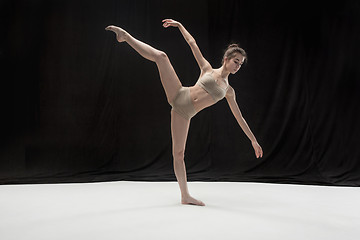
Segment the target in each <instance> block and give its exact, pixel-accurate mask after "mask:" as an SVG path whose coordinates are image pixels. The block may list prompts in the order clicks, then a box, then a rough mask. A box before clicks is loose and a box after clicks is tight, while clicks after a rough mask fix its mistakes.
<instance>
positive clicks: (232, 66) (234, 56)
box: [221, 44, 247, 74]
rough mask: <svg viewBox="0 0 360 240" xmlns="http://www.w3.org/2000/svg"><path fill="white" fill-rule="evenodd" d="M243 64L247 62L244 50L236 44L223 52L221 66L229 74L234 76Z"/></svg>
mask: <svg viewBox="0 0 360 240" xmlns="http://www.w3.org/2000/svg"><path fill="white" fill-rule="evenodd" d="M244 62H247V54H246V52H245V50H244V49H242V48H240V47H239V45H237V44H230V45H229V46H228V47H227V49H226V50H225V53H224V56H223V59H222V62H221V64H222V65H223V66H224V67H225V69H227V70H228V71H229V72H230V73H232V74H235V73H236V72H237V71H238V70H239V69H240V68H241V65H242V64H243V63H244Z"/></svg>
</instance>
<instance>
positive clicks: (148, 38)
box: [0, 0, 360, 186]
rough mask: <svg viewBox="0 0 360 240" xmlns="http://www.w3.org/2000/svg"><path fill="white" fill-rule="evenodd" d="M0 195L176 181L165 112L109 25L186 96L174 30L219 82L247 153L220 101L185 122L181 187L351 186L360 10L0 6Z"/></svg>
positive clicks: (359, 92)
mask: <svg viewBox="0 0 360 240" xmlns="http://www.w3.org/2000/svg"><path fill="white" fill-rule="evenodd" d="M0 9H1V10H0V11H1V21H0V24H1V30H2V31H1V32H2V33H1V35H0V36H1V46H0V59H1V74H2V76H1V83H2V86H1V88H0V89H1V98H2V99H1V100H2V101H1V105H2V108H1V118H2V120H3V123H2V124H1V148H0V183H1V184H13V183H57V182H93V181H114V180H128V181H137V180H141V181H176V178H175V175H174V172H173V162H172V153H171V134H170V109H171V107H170V105H169V104H168V103H167V101H166V96H165V93H164V90H163V89H162V86H161V82H160V79H159V74H158V71H157V67H156V64H155V63H153V62H150V61H148V60H146V59H144V58H142V57H141V56H140V55H139V54H137V53H136V52H135V51H134V50H133V49H132V48H131V47H130V46H128V45H127V44H126V43H118V42H116V40H115V35H114V34H113V33H111V32H107V31H105V30H104V28H105V27H106V26H107V25H111V24H113V25H118V26H121V27H123V28H124V29H125V30H127V31H128V32H130V33H131V34H132V35H133V36H134V37H136V38H138V39H139V40H141V41H144V42H146V43H148V44H150V45H152V46H153V47H155V48H157V49H160V50H162V51H164V52H166V53H167V55H168V56H169V58H170V60H171V63H172V64H173V66H174V69H175V71H176V72H177V74H178V76H179V78H180V80H181V81H182V84H183V85H184V86H190V85H193V84H194V83H195V82H196V80H197V78H198V76H199V73H200V71H199V68H198V66H197V64H196V61H195V59H194V57H193V56H192V53H191V50H190V48H189V46H188V45H187V43H186V41H185V40H184V39H183V37H182V35H181V33H180V32H179V31H178V30H177V29H175V28H169V29H164V28H163V27H162V24H161V20H162V19H164V18H173V19H175V20H178V21H180V22H181V23H182V24H183V25H184V26H185V27H186V28H187V30H188V31H189V32H190V33H191V34H192V35H193V37H194V38H195V39H196V41H197V44H198V45H199V47H200V49H201V50H202V53H203V55H204V57H205V58H206V59H207V60H208V61H209V62H210V63H211V64H212V66H213V67H214V68H218V67H220V66H221V59H222V55H223V51H224V49H225V48H226V46H227V45H228V44H229V43H233V42H235V43H239V44H240V46H241V47H242V48H244V49H245V50H246V51H247V53H248V56H249V58H248V63H247V64H246V65H245V66H243V67H242V69H241V70H240V71H239V72H238V73H237V74H235V75H231V76H229V82H230V85H231V86H232V87H233V88H234V89H235V91H236V99H237V102H238V104H239V107H240V110H241V112H242V114H243V116H244V118H245V120H246V121H247V123H248V124H249V127H250V129H251V130H252V132H253V133H254V135H255V136H256V138H257V140H258V142H259V144H260V145H261V146H262V148H263V151H264V156H263V158H261V159H257V158H256V157H255V153H254V150H253V148H252V146H251V142H250V140H249V139H248V138H247V136H246V135H245V134H244V132H243V131H242V129H241V128H240V126H239V125H238V124H237V122H236V119H235V118H234V117H233V115H232V113H231V111H230V108H229V107H228V105H227V102H226V100H225V99H224V100H222V101H220V102H218V103H217V104H216V105H214V106H212V107H210V108H207V109H205V110H203V111H201V112H199V113H198V114H197V115H196V116H195V117H194V118H193V119H192V121H191V125H190V130H189V135H188V140H187V145H186V153H185V163H186V168H187V176H188V181H252V182H270V183H295V184H318V185H338V186H340V185H342V186H359V185H360V160H359V157H360V148H359V140H358V136H359V133H360V129H359V120H360V118H359V116H360V115H359V113H358V106H359V105H358V103H359V102H360V70H359V67H358V62H359V61H358V57H359V56H360V47H359V43H360V2H359V1H346V0H345V1H340V2H339V1H337V2H323V1H319V2H317V1H304V0H301V1H297V0H296V1H256V0H246V1H237V0H229V1H220V0H219V1H204V0H202V1H159V0H154V1H150V0H148V1H140V0H138V1H115V0H114V1H110V0H108V1H85V0H83V1H69V0H66V1H55V0H53V1H47V0H33V1H28V0H27V1H19V0H16V1H10V0H9V1H1V2H0Z"/></svg>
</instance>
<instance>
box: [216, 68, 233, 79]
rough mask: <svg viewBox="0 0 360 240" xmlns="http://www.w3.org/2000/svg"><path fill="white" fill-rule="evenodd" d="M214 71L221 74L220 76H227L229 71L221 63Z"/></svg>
mask: <svg viewBox="0 0 360 240" xmlns="http://www.w3.org/2000/svg"><path fill="white" fill-rule="evenodd" d="M216 73H217V74H219V75H220V76H221V78H224V79H225V78H228V76H229V74H230V72H229V71H228V70H227V69H226V68H225V66H224V65H222V66H221V67H220V68H218V69H216Z"/></svg>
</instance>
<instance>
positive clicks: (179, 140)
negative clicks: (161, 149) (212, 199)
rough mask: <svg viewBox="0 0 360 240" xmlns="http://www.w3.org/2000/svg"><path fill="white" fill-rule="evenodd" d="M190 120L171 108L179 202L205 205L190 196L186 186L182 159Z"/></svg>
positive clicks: (173, 150)
mask: <svg viewBox="0 0 360 240" xmlns="http://www.w3.org/2000/svg"><path fill="white" fill-rule="evenodd" d="M189 125H190V120H187V119H185V118H183V117H182V116H180V115H179V114H178V113H177V112H175V111H174V110H171V136H172V144H173V149H172V152H173V158H174V171H175V176H176V179H177V181H178V183H179V186H180V191H181V203H182V204H193V205H200V206H205V204H204V203H203V202H202V201H200V200H197V199H195V198H193V197H191V196H190V194H189V190H188V187H187V178H186V167H185V161H184V154H185V145H186V138H187V135H188V131H189Z"/></svg>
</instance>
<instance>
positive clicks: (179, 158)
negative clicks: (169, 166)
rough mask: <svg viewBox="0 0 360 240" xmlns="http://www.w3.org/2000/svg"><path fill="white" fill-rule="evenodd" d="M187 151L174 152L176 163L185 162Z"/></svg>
mask: <svg viewBox="0 0 360 240" xmlns="http://www.w3.org/2000/svg"><path fill="white" fill-rule="evenodd" d="M184 155H185V149H179V150H173V157H174V161H183V160H184Z"/></svg>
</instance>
